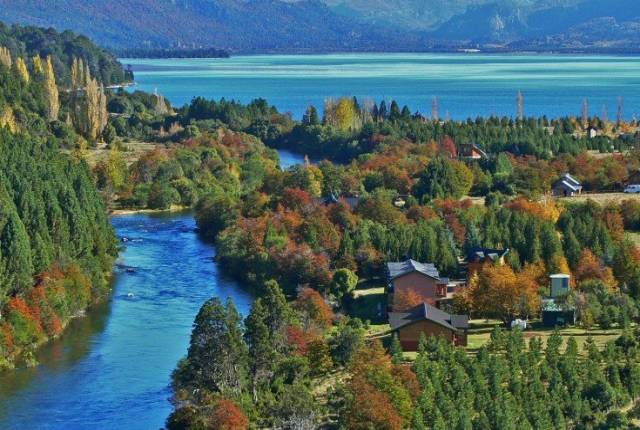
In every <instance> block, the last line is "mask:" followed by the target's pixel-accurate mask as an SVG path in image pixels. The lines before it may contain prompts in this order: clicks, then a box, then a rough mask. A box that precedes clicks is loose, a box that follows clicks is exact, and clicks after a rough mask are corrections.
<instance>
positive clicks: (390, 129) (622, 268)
mask: <svg viewBox="0 0 640 430" xmlns="http://www.w3.org/2000/svg"><path fill="white" fill-rule="evenodd" d="M149 97H150V98H149ZM112 101H113V103H110V106H111V107H117V108H118V109H121V110H124V111H127V112H131V115H132V116H131V117H133V116H136V115H137V116H138V118H139V119H140V120H137V121H136V122H133V123H132V122H126V121H122V119H118V120H117V121H120V122H114V128H115V129H116V136H117V137H116V141H118V140H119V139H121V137H120V136H127V135H129V136H132V135H134V134H136V133H138V136H141V137H142V136H145V138H150V139H153V140H156V141H158V142H159V143H163V144H164V145H165V147H164V148H162V149H157V150H155V151H153V152H151V153H148V154H146V155H144V156H143V157H141V158H140V159H139V160H138V161H136V162H135V163H133V164H131V166H129V167H127V166H126V165H125V164H124V163H123V162H122V159H121V157H122V156H123V154H125V152H120V151H113V152H112V153H111V154H110V156H109V158H108V159H107V160H105V161H103V162H102V163H100V164H98V165H97V166H96V168H95V171H96V173H97V174H98V178H99V183H101V184H103V185H104V186H103V190H107V191H108V193H110V194H111V195H112V196H113V198H115V199H117V200H116V201H117V204H120V205H123V206H132V207H152V208H168V207H170V206H172V205H180V206H193V207H195V210H196V219H197V223H198V227H199V231H200V233H201V234H202V235H203V236H204V237H206V238H208V239H210V240H212V241H215V243H216V246H217V251H218V254H217V258H218V260H219V261H220V263H221V267H223V268H224V270H225V271H226V272H227V273H229V274H231V275H232V276H234V277H235V278H237V279H240V280H242V281H243V282H244V283H245V284H247V285H250V286H253V288H254V290H255V291H256V293H257V295H258V296H259V297H260V299H259V300H258V301H257V302H256V304H255V305H254V307H253V308H252V311H251V313H250V314H249V315H248V316H247V318H246V319H245V320H244V321H243V320H242V318H241V316H240V315H239V314H238V312H237V311H236V310H235V308H234V306H233V304H232V303H226V304H224V303H222V302H221V301H220V300H218V299H212V300H211V301H209V302H207V304H205V306H203V308H202V310H201V312H200V314H199V315H198V317H197V318H196V321H195V324H194V331H193V334H192V342H191V347H190V349H189V353H188V356H187V357H186V359H185V360H184V361H183V362H182V363H181V364H180V366H179V367H178V369H177V370H176V372H175V375H174V387H175V389H176V396H175V399H174V401H175V404H176V412H175V413H174V414H173V415H172V416H171V417H170V418H169V421H168V426H169V428H176V429H177V428H208V427H210V428H249V427H250V426H253V425H255V426H276V427H282V428H315V426H317V425H319V423H322V424H323V425H328V426H333V427H336V428H350V429H351V428H385V429H386V428H389V429H401V428H407V427H410V428H452V427H457V426H461V427H460V428H505V429H508V428H615V426H616V425H617V426H622V427H620V428H624V425H627V424H628V421H626V420H628V419H629V417H628V416H627V412H626V411H628V405H630V404H633V403H632V401H633V400H634V399H635V398H636V397H637V381H638V379H637V378H638V374H637V373H638V352H637V351H638V350H637V345H636V343H635V340H633V339H634V336H637V328H636V327H637V323H638V318H639V313H640V308H639V306H638V303H639V299H640V258H639V257H638V252H637V247H636V245H635V244H634V243H633V242H632V241H631V240H630V236H629V235H628V234H629V233H630V232H631V233H632V232H636V231H637V230H638V228H639V226H640V224H638V220H639V219H640V215H639V214H640V205H639V204H638V203H637V201H635V200H623V201H619V202H617V203H613V202H612V203H607V204H598V203H595V202H592V201H588V202H576V203H573V202H571V201H570V200H568V201H560V202H559V201H555V200H554V199H552V198H551V197H550V196H548V194H549V192H550V189H551V185H552V184H553V182H554V181H555V180H556V179H557V178H559V177H560V176H561V175H563V174H564V173H565V172H571V173H573V174H575V176H576V177H577V178H579V179H580V181H582V183H583V185H584V186H585V188H586V189H589V190H596V191H602V190H615V189H621V187H622V186H623V184H624V183H625V181H626V179H627V177H628V176H629V174H631V173H634V172H635V171H636V170H637V169H638V167H639V166H640V158H639V154H638V153H637V151H636V139H635V135H634V133H635V128H636V124H635V123H626V122H623V121H620V122H617V123H613V122H608V121H602V120H600V119H599V118H561V119H555V120H548V119H545V118H540V119H533V118H529V119H527V118H523V119H517V120H513V119H506V118H505V119H500V118H488V119H477V120H469V121H464V122H454V121H440V120H437V119H428V118H424V117H423V116H421V115H416V114H411V113H410V111H409V109H408V108H404V109H400V108H399V107H398V106H397V104H395V103H391V105H390V106H389V110H388V111H387V108H386V105H385V104H382V103H381V104H379V105H378V104H375V103H374V104H372V105H371V107H370V108H368V109H364V108H361V107H360V104H359V102H358V101H357V100H353V99H350V98H349V99H341V100H337V101H335V102H331V103H328V105H327V106H325V109H324V114H323V116H322V118H321V117H320V115H319V114H318V112H317V110H315V109H314V108H310V109H309V111H308V112H307V114H306V115H305V117H304V118H303V119H302V121H300V122H297V121H295V120H293V119H291V118H290V117H288V116H287V115H282V114H280V113H278V112H277V110H275V109H274V108H273V107H270V106H269V105H268V104H267V103H266V102H265V101H263V100H256V101H254V102H253V103H251V104H249V105H242V104H239V103H236V102H233V101H226V100H220V101H208V100H204V99H201V98H196V99H194V100H193V101H192V103H190V104H189V105H187V106H184V107H182V108H173V107H168V106H166V102H165V101H164V100H163V99H162V98H161V96H159V95H155V96H144V95H143V94H131V95H128V94H125V93H123V92H120V93H117V94H115V95H114V98H113V99H112ZM136 103H140V105H139V106H144V107H145V108H146V111H143V112H136V109H134V108H132V107H131V106H133V105H134V104H136ZM158 103H160V105H159V108H158ZM165 108H166V109H168V111H169V113H167V112H164V110H165ZM162 112H164V113H162ZM381 112H382V113H381ZM145 118H146V119H145ZM132 126H133V127H132ZM590 128H592V129H597V130H599V135H598V136H596V137H589V136H588V135H587V131H588V129H590ZM310 131H312V132H313V133H315V136H321V139H315V140H314V139H312V138H308V137H307V136H308V134H304V133H309V132H310ZM295 133H298V134H295ZM294 135H295V136H302V137H300V138H295V137H292V136H294ZM122 139H123V143H122V146H123V147H125V148H126V139H127V137H123V138H122ZM262 142H267V143H268V144H269V145H272V146H275V147H286V148H288V149H293V150H297V151H300V150H301V148H303V149H302V150H303V151H307V150H308V151H307V152H311V153H313V154H315V155H319V156H324V157H327V158H332V159H333V160H334V161H336V162H332V161H329V160H323V161H321V162H319V163H316V164H312V163H310V162H307V163H306V164H302V165H298V166H294V167H292V168H290V169H287V170H282V169H280V168H279V167H278V166H277V163H276V161H277V157H276V155H275V153H274V152H273V151H271V150H269V149H267V148H266V147H265V145H264V144H263V143H262ZM313 142H315V145H314V143H313ZM469 142H477V143H476V146H477V147H479V148H481V149H483V152H485V151H486V152H485V156H483V157H480V158H477V159H471V158H465V156H464V154H465V152H464V151H466V150H467V148H468V143H469ZM116 146H117V145H116ZM114 147H115V146H114ZM336 148H339V149H336ZM312 151H314V152H312ZM349 151H351V152H349ZM589 151H591V152H589ZM613 151H615V153H613ZM598 153H599V154H601V155H598ZM343 154H350V155H343ZM114 172H117V173H115V174H114ZM125 178H126V179H125ZM468 196H477V197H481V198H482V200H480V201H477V200H476V201H473V200H471V199H469V198H468ZM479 246H480V247H488V248H509V249H510V252H509V254H508V256H507V259H506V262H505V264H504V265H492V264H487V265H485V266H483V267H482V268H481V269H480V270H479V271H478V273H477V274H476V275H475V276H474V277H472V278H471V280H470V282H469V284H468V287H467V288H466V289H465V290H464V292H463V293H461V294H459V295H458V296H456V299H455V301H454V303H453V307H454V309H453V310H455V311H456V312H462V313H466V314H469V315H471V316H472V317H474V318H491V319H495V320H498V321H501V322H502V324H503V325H507V326H508V325H509V323H510V322H511V321H513V320H514V319H517V318H523V319H534V320H535V319H536V318H537V317H538V315H539V314H540V310H541V305H542V303H541V302H542V300H541V299H542V298H543V297H544V295H545V294H546V293H545V292H546V290H547V288H548V287H547V279H548V276H549V275H550V274H552V273H558V272H561V273H570V274H572V277H573V281H572V290H571V293H570V294H569V296H567V297H566V298H565V300H566V302H565V304H566V306H572V307H575V309H576V314H577V323H578V326H579V327H582V328H584V329H585V330H590V329H593V328H595V327H597V328H599V329H604V330H607V329H612V328H613V329H615V330H616V331H617V332H618V333H622V334H623V336H622V337H621V338H620V339H618V340H615V341H610V342H609V343H608V344H607V346H606V347H605V350H604V351H601V350H600V349H598V348H596V347H594V346H593V341H587V343H586V344H585V345H583V346H582V347H579V348H578V347H577V346H576V345H575V339H569V340H567V339H566V338H563V337H559V336H556V337H553V336H552V337H550V338H549V339H548V340H547V342H546V346H544V345H543V344H542V343H541V341H540V340H537V339H536V338H534V339H533V340H530V341H529V342H528V345H527V346H526V347H525V342H524V340H523V338H522V335H521V334H518V332H513V333H510V334H508V335H506V334H503V333H501V332H500V331H497V332H496V333H494V334H493V335H492V340H491V342H489V343H488V344H487V345H486V346H485V347H482V348H481V349H480V350H479V351H474V355H473V356H472V357H469V356H468V355H467V353H466V352H464V350H459V349H454V348H452V347H451V346H449V345H445V344H441V343H437V342H436V343H434V342H433V340H428V341H427V340H425V341H424V342H423V347H422V352H421V353H420V354H418V356H417V357H416V358H415V360H412V361H411V362H407V360H406V357H405V356H404V355H403V354H402V351H399V350H398V348H399V345H398V344H397V342H395V341H394V340H393V338H391V339H390V338H388V337H387V338H386V343H385V347H386V348H387V351H388V352H385V349H384V348H383V347H382V346H380V345H378V344H377V343H375V342H374V343H373V344H371V343H370V342H369V340H368V336H367V333H368V332H369V328H368V327H369V326H368V322H367V321H362V320H360V319H359V318H358V317H357V316H356V312H354V311H355V310H356V308H355V307H354V306H355V300H354V292H355V289H356V287H357V286H358V285H360V284H362V283H363V282H364V283H370V282H374V283H375V282H384V281H383V279H384V278H383V277H384V263H385V262H386V261H389V260H392V261H393V260H401V259H404V258H406V257H408V256H410V257H412V258H415V259H417V260H420V261H428V262H432V263H434V264H435V265H436V267H437V268H438V269H439V270H440V272H441V273H442V274H443V275H447V276H450V277H452V278H454V279H455V278H459V277H461V276H464V274H463V270H464V267H463V266H462V265H461V264H460V261H461V259H462V258H463V257H464V256H465V255H466V252H467V251H468V250H470V249H474V248H476V247H479ZM402 300H403V303H404V305H405V306H406V308H411V307H412V306H415V305H416V303H417V302H416V298H415V297H411V296H408V297H403V298H402ZM267 333H268V335H267ZM634 333H635V334H634ZM563 343H566V347H565V346H563V345H561V344H563ZM576 348H577V349H576ZM387 354H391V355H387ZM512 355H513V356H514V357H515V356H517V361H516V362H515V363H516V364H517V366H515V364H513V363H512V361H511V360H512V358H511V356H512ZM211 363H215V365H212V364H211ZM368 363H373V364H371V365H369V364H368ZM570 363H578V364H576V365H575V366H577V367H575V369H577V370H576V371H575V372H574V371H573V370H571V371H569V370H568V368H569V366H573V364H570ZM513 369H520V370H519V372H515V371H514V370H513ZM452 372H453V373H452ZM548 386H551V387H554V389H553V391H551V392H549V391H547V390H544V389H542V390H541V389H540V387H548ZM320 387H321V388H320ZM468 387H477V390H475V388H474V390H473V391H469V388H468ZM525 387H526V388H525ZM536 390H537V391H536ZM434 399H436V401H434ZM488 399H499V401H496V402H494V403H493V404H492V406H491V407H482V408H480V406H481V405H484V404H485V403H486V402H488V401H489V400H488ZM434 402H435V403H434ZM529 402H532V403H535V405H536V406H535V408H534V409H530V408H529V407H528V404H529ZM458 403H459V405H458ZM372 404H374V405H378V404H385V405H386V407H385V408H383V409H378V408H376V409H375V410H374V409H372V407H371V405H372ZM434 404H435V406H434ZM478 410H482V411H484V412H483V413H477V412H474V411H478ZM621 410H624V411H625V412H620V411H621ZM630 413H631V414H633V413H634V412H630ZM635 413H637V412H635ZM625 423H627V424H625ZM230 426H231V427H230ZM341 426H342V427H341ZM612 426H613V427H612Z"/></svg>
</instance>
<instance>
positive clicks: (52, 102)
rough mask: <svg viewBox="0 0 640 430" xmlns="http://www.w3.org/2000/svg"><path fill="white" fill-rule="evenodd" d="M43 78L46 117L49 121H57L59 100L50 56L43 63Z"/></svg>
mask: <svg viewBox="0 0 640 430" xmlns="http://www.w3.org/2000/svg"><path fill="white" fill-rule="evenodd" d="M44 77H45V81H44V84H45V87H44V89H45V94H46V97H47V117H48V118H49V121H55V120H56V119H58V113H59V112H60V98H59V94H58V86H57V85H56V74H55V72H54V70H53V61H52V60H51V55H49V56H48V57H47V62H46V63H45V68H44Z"/></svg>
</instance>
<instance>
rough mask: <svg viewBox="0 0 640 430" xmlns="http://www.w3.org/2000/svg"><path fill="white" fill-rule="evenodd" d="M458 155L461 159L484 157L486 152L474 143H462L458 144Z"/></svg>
mask: <svg viewBox="0 0 640 430" xmlns="http://www.w3.org/2000/svg"><path fill="white" fill-rule="evenodd" d="M459 157H460V158H461V159H463V160H482V159H486V158H487V157H488V156H487V153H486V152H484V151H483V150H482V148H480V147H479V146H478V145H476V144H475V143H464V144H461V145H460V150H459Z"/></svg>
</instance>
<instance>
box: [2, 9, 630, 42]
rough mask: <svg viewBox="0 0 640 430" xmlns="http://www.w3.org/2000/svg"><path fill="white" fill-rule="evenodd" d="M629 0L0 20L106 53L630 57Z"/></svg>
mask: <svg viewBox="0 0 640 430" xmlns="http://www.w3.org/2000/svg"><path fill="white" fill-rule="evenodd" d="M637 17H640V1H637V0H394V1H389V0H165V1H157V0H130V1H127V2H122V1H116V0H55V1H51V0H0V20H4V21H7V22H20V23H28V24H35V25H40V26H53V27H55V28H58V29H72V30H75V31H79V32H82V33H85V34H88V35H90V36H91V37H92V38H94V39H95V40H97V41H98V42H99V43H100V44H102V45H105V46H109V47H116V48H122V47H129V48H131V47H134V48H140V47H215V48H219V49H227V50H230V51H232V52H321V51H424V50H430V49H434V48H440V49H456V48H461V47H470V46H473V47H476V46H479V47H485V48H486V47H489V46H493V47H495V46H503V47H506V48H505V49H508V47H513V48H515V47H517V48H518V49H542V50H544V49H558V48H566V47H578V48H580V47H596V48H598V49H606V48H607V47H608V46H615V47H616V49H638V45H637V44H636V43H635V42H634V41H635V40H636V39H637V34H636V32H635V31H636V24H635V23H636V22H640V21H638V20H637V19H636V18H637Z"/></svg>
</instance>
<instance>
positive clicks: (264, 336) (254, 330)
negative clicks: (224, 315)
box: [245, 299, 279, 402]
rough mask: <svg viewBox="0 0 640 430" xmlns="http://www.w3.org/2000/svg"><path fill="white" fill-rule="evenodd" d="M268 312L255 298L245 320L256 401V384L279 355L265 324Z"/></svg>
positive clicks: (267, 374) (271, 368)
mask: <svg viewBox="0 0 640 430" xmlns="http://www.w3.org/2000/svg"><path fill="white" fill-rule="evenodd" d="M267 319H268V312H267V309H265V307H264V305H263V304H262V299H257V300H256V301H255V302H254V303H253V306H252V307H251V312H250V313H249V316H248V317H247V319H246V321H245V327H246V332H245V339H246V341H247V345H248V347H249V357H250V359H251V360H250V371H251V382H252V384H251V388H252V394H253V401H254V402H257V401H258V385H259V384H260V382H261V381H263V380H265V379H267V378H269V377H270V376H271V375H272V373H273V369H274V364H275V363H276V357H277V356H278V355H279V354H278V351H277V350H276V349H275V345H274V344H273V339H272V336H271V332H270V331H269V327H268V326H267V323H266V321H267Z"/></svg>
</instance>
